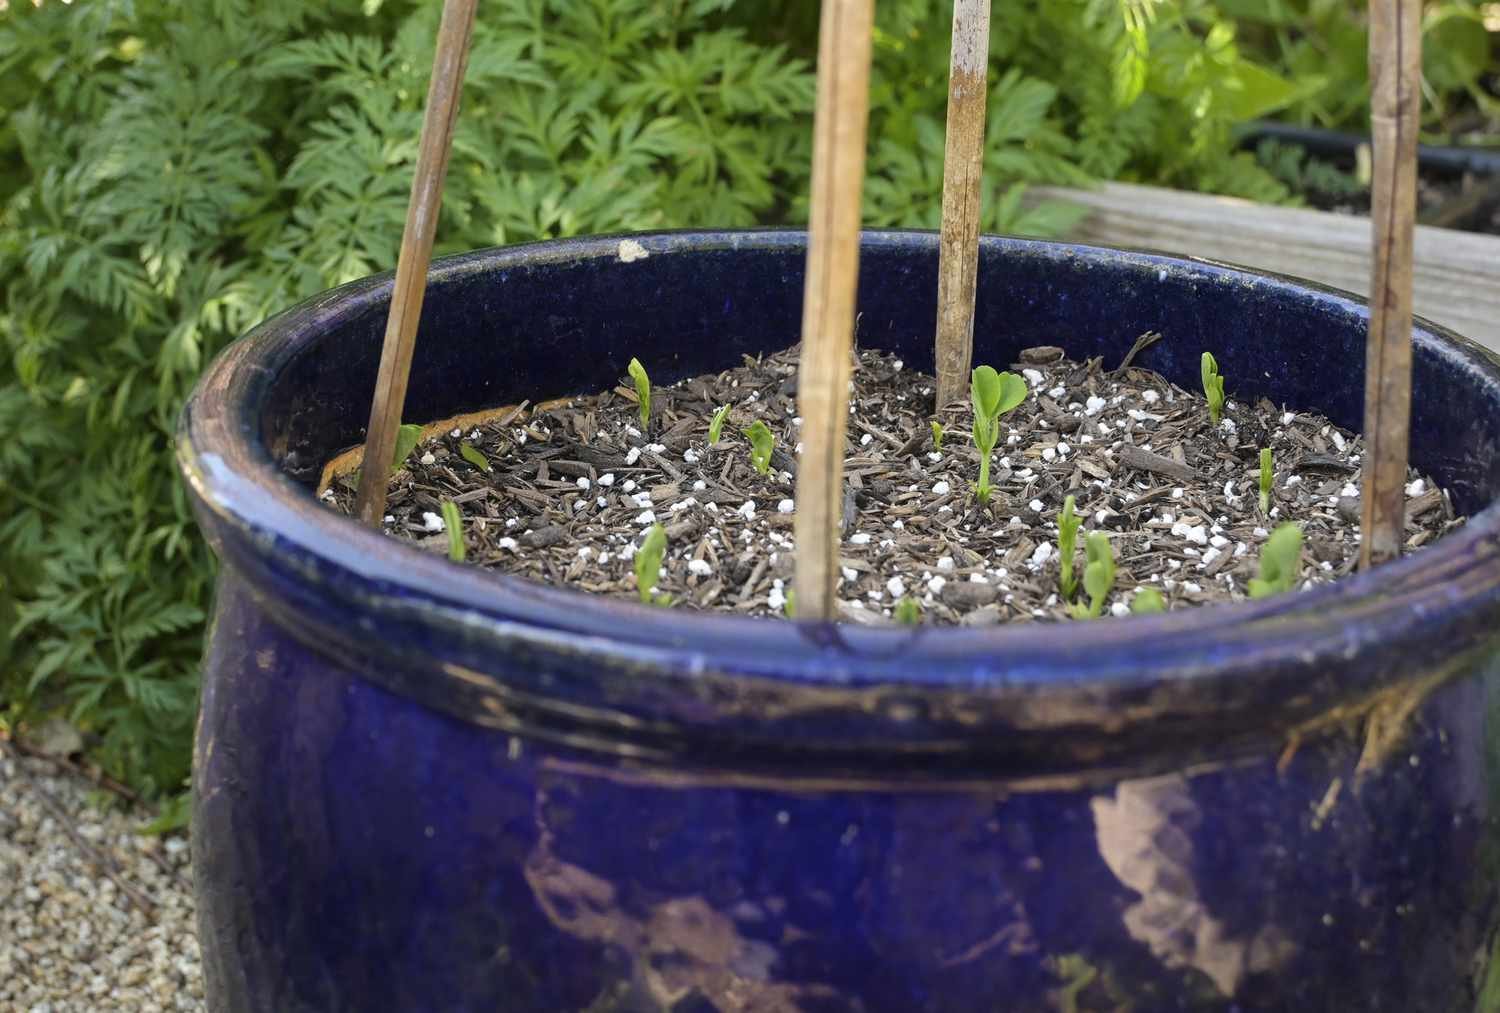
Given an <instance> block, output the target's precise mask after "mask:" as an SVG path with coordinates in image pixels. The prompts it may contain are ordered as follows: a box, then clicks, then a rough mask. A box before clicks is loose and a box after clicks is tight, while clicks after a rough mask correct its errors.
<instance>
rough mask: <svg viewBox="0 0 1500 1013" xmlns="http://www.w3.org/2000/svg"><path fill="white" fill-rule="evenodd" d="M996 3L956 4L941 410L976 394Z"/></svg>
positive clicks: (967, 0)
mask: <svg viewBox="0 0 1500 1013" xmlns="http://www.w3.org/2000/svg"><path fill="white" fill-rule="evenodd" d="M989 52H990V0H954V2H953V55H952V57H951V60H950V65H949V70H948V141H947V149H946V151H945V153H944V156H943V232H942V239H941V244H940V248H939V253H938V306H937V344H936V356H935V358H936V361H937V404H936V408H937V410H938V411H941V410H942V409H944V408H946V407H947V406H948V405H950V404H953V403H954V402H955V401H962V400H963V399H964V398H965V397H967V396H968V391H969V367H970V365H971V362H972V359H973V357H974V288H975V284H976V282H977V279H978V275H979V200H980V186H979V184H980V181H981V179H982V178H983V175H984V102H985V93H986V92H987V91H988V88H989V82H988V71H989Z"/></svg>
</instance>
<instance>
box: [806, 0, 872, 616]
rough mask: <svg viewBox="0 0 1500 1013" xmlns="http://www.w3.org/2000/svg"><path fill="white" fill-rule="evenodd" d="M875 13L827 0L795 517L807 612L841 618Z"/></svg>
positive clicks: (844, 0) (859, 4)
mask: <svg viewBox="0 0 1500 1013" xmlns="http://www.w3.org/2000/svg"><path fill="white" fill-rule="evenodd" d="M874 16H875V11H874V0H823V14H822V21H821V25H820V27H819V30H818V101H817V113H816V117H815V119H814V124H813V175H812V209H811V214H810V216H809V220H808V238H807V281H806V284H805V287H804V289H803V304H802V357H801V361H800V363H799V365H798V380H797V401H798V408H799V410H800V411H801V413H802V457H801V459H800V461H799V463H798V466H797V514H796V518H795V525H794V530H795V533H796V536H797V617H798V618H799V619H832V618H834V612H835V602H836V601H837V587H838V572H839V566H838V550H839V515H840V512H841V510H842V505H843V488H844V434H845V432H846V430H847V429H848V425H849V377H850V372H851V364H850V353H851V345H852V341H853V332H854V297H855V289H856V286H857V283H858V280H859V225H860V218H859V205H860V191H861V189H862V187H863V184H864V174H865V133H866V128H867V126H868V123H867V121H868V118H869V111H870V46H871V34H872V31H873V22H874Z"/></svg>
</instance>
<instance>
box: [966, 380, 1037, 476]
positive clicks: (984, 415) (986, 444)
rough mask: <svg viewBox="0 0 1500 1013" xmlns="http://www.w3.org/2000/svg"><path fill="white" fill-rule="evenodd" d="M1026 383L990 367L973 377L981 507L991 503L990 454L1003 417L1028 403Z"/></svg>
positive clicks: (972, 387)
mask: <svg viewBox="0 0 1500 1013" xmlns="http://www.w3.org/2000/svg"><path fill="white" fill-rule="evenodd" d="M1026 393H1027V391H1026V381H1025V380H1022V379H1021V378H1020V377H1019V376H1016V375H1015V374H1014V373H997V372H995V370H994V369H993V368H992V367H990V366H980V367H979V368H978V369H976V370H974V372H973V374H972V375H971V377H970V395H971V397H972V399H973V402H974V446H976V447H978V448H979V481H978V482H977V483H975V485H974V495H975V496H976V497H977V498H978V500H979V502H981V503H988V502H989V501H990V452H991V451H993V450H994V449H995V444H996V442H998V441H999V439H1000V416H1002V415H1004V414H1005V413H1006V412H1008V411H1010V410H1011V409H1013V408H1015V407H1016V406H1017V405H1018V404H1020V403H1021V402H1022V401H1025V400H1026Z"/></svg>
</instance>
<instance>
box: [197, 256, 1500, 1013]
mask: <svg viewBox="0 0 1500 1013" xmlns="http://www.w3.org/2000/svg"><path fill="white" fill-rule="evenodd" d="M805 252H806V250H805V236H804V234H802V233H800V232H727V233H726V232H716V233H666V234H658V235H637V236H632V237H628V238H623V239H621V238H612V239H585V240H575V241H564V242H555V243H544V244H537V245H532V246H524V247H517V248H511V249H505V250H492V251H484V252H479V253H474V254H469V255H465V256H461V257H455V258H450V259H447V260H444V261H440V262H439V263H437V264H436V265H435V266H434V268H433V272H432V276H431V278H432V280H431V286H430V289H429V293H428V296H427V299H426V302H425V305H424V310H423V319H422V329H421V340H420V341H419V345H418V350H417V354H416V361H415V365H414V370H413V375H412V382H411V388H410V394H409V397H408V404H407V411H406V417H407V418H408V419H410V420H413V421H421V420H428V419H439V418H444V417H448V416H451V415H455V414H458V413H460V412H465V411H472V410H476V409H479V408H483V407H486V406H490V405H496V404H503V403H509V402H515V401H519V400H521V399H523V398H529V399H531V400H533V401H537V400H541V399H544V398H549V397H555V396H560V395H565V394H568V393H572V392H576V391H587V390H597V389H601V388H603V387H605V386H607V385H609V384H612V383H614V382H616V380H617V378H618V377H619V376H620V375H622V374H623V372H624V369H625V364H626V362H628V360H629V358H630V357H631V356H633V355H634V356H639V357H640V358H641V359H642V361H644V362H647V363H649V364H650V369H651V372H652V375H653V377H656V378H657V380H658V382H668V383H669V382H672V381H674V380H677V379H679V378H682V377H686V376H691V375H694V374H697V373H700V372H704V371H708V370H717V369H721V368H725V367H727V366H729V365H733V364H735V363H737V362H738V360H739V357H740V356H741V355H742V354H755V353H759V352H765V351H771V350H775V349H779V348H782V347H785V346H786V345H787V344H788V343H789V342H790V341H792V340H793V339H794V336H795V334H796V332H797V322H798V320H799V313H800V304H801V295H802V268H803V259H804V257H805ZM936 271H937V238H936V236H934V235H930V234H920V233H869V234H867V235H866V237H865V240H864V247H863V261H862V265H861V284H860V322H859V341H860V342H861V344H862V345H864V346H867V347H873V348H879V349H884V350H890V351H895V352H898V353H899V354H900V355H901V356H903V357H904V358H905V359H906V361H907V362H909V363H911V364H912V365H913V366H915V367H917V368H922V369H930V368H931V365H932V363H931V344H930V328H931V321H932V320H933V318H934V313H935V307H934V305H933V299H934V293H935V291H936ZM389 294H390V279H389V277H381V278H374V279H369V280H366V281H362V282H357V283H354V284H352V285H349V286H346V287H344V288H342V289H339V290H336V291H333V292H329V293H326V294H324V295H321V296H318V297H316V298H314V299H312V300H310V301H309V302H307V303H304V304H303V305H301V306H299V307H297V308H295V309H293V310H290V311H288V312H286V313H284V314H282V315H281V316H279V317H277V318H275V319H274V320H271V321H269V322H267V323H266V324H264V325H262V326H261V327H260V328H258V329H257V330H256V331H255V332H253V333H252V334H250V335H248V336H247V337H245V338H244V339H242V340H241V341H239V342H237V343H236V344H235V345H233V346H232V347H231V348H229V349H228V350H226V351H225V352H224V353H223V354H222V355H221V356H220V357H219V358H218V360H217V361H216V362H215V363H214V365H213V366H212V367H211V368H210V370H209V372H208V373H207V374H206V375H205V377H204V378H203V380H202V381H201V383H200V384H199V386H198V390H197V392H196V393H195V395H194V397H193V399H192V400H191V402H190V403H189V405H188V406H187V409H186V410H185V412H184V414H183V419H182V424H181V430H180V435H179V458H180V461H181V467H182V471H183V474H184V477H185V479H186V481H187V483H188V485H189V487H190V489H191V492H192V496H193V499H194V502H195V505H196V508H197V511H198V516H199V519H200V521H201V524H202V526H203V529H204V531H205V533H206V535H207V537H208V538H209V540H210V541H211V543H212V544H213V546H214V549H215V551H216V552H217V553H218V555H219V558H220V559H221V561H222V564H223V566H222V570H221V573H220V577H219V595H218V606H217V613H216V617H215V620H214V625H213V629H212V632H211V635H210V638H209V645H208V653H207V658H206V663H205V672H204V687H203V704H202V717H201V722H200V728H199V735H198V742H197V757H196V759H197V766H196V780H195V788H196V801H195V810H194V820H195V823H194V854H195V861H196V866H195V868H196V875H197V886H198V893H199V904H200V920H201V926H202V943H203V949H204V956H205V962H206V967H207V972H208V989H209V994H210V997H211V1005H212V1007H213V1008H214V1009H216V1010H231V1011H241V1010H255V1011H278V1013H280V1011H297V1010H320V1011H325V1010H375V1009H382V1010H383V1009H392V1010H398V1009H399V1010H494V1009H506V1010H518V1011H519V1010H536V1011H573V1010H578V1011H583V1010H589V1011H596V1013H597V1011H605V1010H619V1011H643V1013H644V1011H662V1010H673V1011H682V1013H687V1011H698V1013H701V1011H711V1010H720V1011H736V1013H750V1011H758V1013H763V1011H807V1013H811V1011H843V1010H850V1011H869V1013H884V1011H891V1013H912V1011H934V1013H967V1011H986V1013H988V1011H995V1010H1007V1011H1030V1010H1117V1009H1133V1010H1137V1011H1142V1013H1146V1011H1157V1010H1230V1009H1236V1010H1361V1011H1363V1010H1399V1011H1403V1013H1411V1011H1426V1010H1432V1011H1443V1013H1450V1011H1454V1010H1469V1009H1483V1008H1486V1004H1487V1003H1488V1001H1489V1000H1481V999H1480V998H1479V996H1480V992H1481V989H1483V988H1484V987H1485V982H1486V977H1485V976H1486V974H1487V966H1488V962H1489V954H1490V950H1491V948H1492V946H1493V943H1494V939H1493V934H1494V929H1495V924H1496V915H1495V910H1496V901H1497V899H1500V898H1497V886H1496V876H1495V868H1494V867H1495V863H1496V858H1497V851H1496V845H1497V843H1500V839H1497V833H1496V828H1495V824H1494V813H1493V801H1492V797H1493V796H1494V793H1495V786H1496V783H1497V781H1496V778H1497V776H1500V770H1497V762H1500V746H1492V745H1491V741H1492V740H1493V739H1494V734H1493V731H1494V729H1492V728H1491V724H1492V722H1493V721H1494V716H1493V713H1492V711H1493V703H1492V701H1493V700H1494V698H1495V694H1496V689H1497V686H1500V682H1497V679H1500V673H1497V665H1496V662H1495V653H1494V650H1495V646H1496V637H1497V631H1500V626H1497V624H1500V539H1497V534H1500V513H1497V511H1496V510H1494V509H1491V508H1489V506H1488V505H1489V503H1490V502H1491V501H1492V500H1493V499H1494V498H1495V496H1496V493H1497V491H1500V458H1497V453H1496V448H1497V445H1500V370H1497V368H1496V366H1495V364H1494V363H1493V362H1492V360H1491V359H1490V358H1488V357H1487V356H1486V355H1485V354H1484V353H1482V352H1480V351H1479V350H1477V349H1476V348H1475V346H1473V345H1471V344H1469V343H1467V342H1465V341H1464V340H1463V339H1461V338H1458V337H1456V336H1454V335H1452V334H1449V333H1446V332H1444V331H1442V330H1440V329H1439V328H1436V327H1433V326H1431V325H1426V324H1423V325H1421V326H1422V329H1421V330H1420V331H1419V333H1418V336H1417V350H1416V363H1415V376H1416V380H1415V386H1416V393H1415V403H1414V419H1413V434H1412V450H1413V458H1414V460H1415V461H1416V462H1417V463H1418V464H1419V465H1420V466H1421V467H1422V468H1423V469H1424V470H1425V471H1428V472H1430V473H1432V474H1433V475H1434V476H1435V477H1436V478H1437V479H1438V480H1439V481H1441V482H1442V483H1443V484H1444V485H1446V486H1447V487H1448V488H1449V489H1451V490H1452V492H1453V495H1454V500H1455V504H1456V506H1457V507H1458V508H1459V509H1460V510H1462V511H1466V512H1471V513H1474V514H1476V516H1475V517H1474V518H1473V519H1472V520H1471V521H1470V522H1469V523H1468V524H1467V525H1466V526H1465V527H1463V528H1462V529H1460V530H1459V531H1458V532H1456V533H1455V534H1453V535H1450V536H1449V537H1447V538H1446V539H1444V540H1442V541H1441V542H1439V543H1437V544H1435V545H1434V546H1432V547H1430V548H1426V549H1424V550H1423V551H1422V552H1420V553H1418V554H1415V555H1413V556H1411V557H1409V558H1407V559H1405V560H1402V561H1400V562H1398V563H1395V564H1393V565H1390V566H1387V567H1383V568H1381V569H1380V570H1379V571H1378V572H1376V573H1374V574H1369V575H1363V576H1357V577H1354V578H1351V579H1349V580H1346V581H1343V582H1340V583H1338V584H1336V585H1332V586H1328V587H1325V588H1320V589H1318V590H1315V591H1312V592H1308V593H1303V594H1298V595H1289V596H1283V597H1280V598H1275V599H1269V600H1265V601H1261V602H1255V603H1246V604H1241V605H1232V606H1221V607H1213V608H1203V609H1196V610H1180V611H1177V612H1174V613H1173V614H1171V615H1168V616H1165V617H1160V618H1130V619H1124V620H1101V621H1093V622H1087V623H1073V624H1066V625H1045V626H1044V625H1027V626H1016V627H1000V628H992V629H988V630H954V629H941V630H939V629H931V628H918V629H917V630H915V631H912V630H906V629H900V630H872V629H864V628H851V627H844V626H838V627H834V626H826V625H818V624H793V623H787V622H778V621H766V620H755V619H745V618H738V617H723V616H705V615H695V614H690V613H686V612H678V611H673V610H668V609H648V608H644V607H641V606H638V605H635V604H633V603H630V602H624V601H616V600H603V599H597V598H590V597H587V596H583V595H580V594H576V593H572V592H566V591H561V590H556V589H552V588H546V587H541V586H536V585H532V584H528V583H526V582H523V581H520V580H517V579H515V578H510V577H505V576H500V575H496V574H491V573H486V572H482V571H479V570H477V569H472V568H466V567H462V566H459V565H455V564H451V563H449V562H447V561H446V560H445V559H443V558H440V557H438V556H436V555H432V554H427V553H424V552H422V551H420V550H418V549H416V548H414V547H412V546H410V545H407V544H403V543H401V542H398V541H396V540H393V539H388V538H385V537H383V536H381V535H378V534H376V533H374V532H371V531H367V530H364V529H362V528H360V527H358V526H357V525H356V524H354V523H353V522H352V521H350V520H347V519H345V518H343V517H340V516H336V515H335V514H333V513H332V512H330V511H328V510H326V509H324V508H322V507H321V506H319V505H318V504H317V503H316V502H315V500H314V498H313V494H312V491H311V484H312V482H313V481H315V479H316V477H317V472H318V468H319V467H320V466H321V464H322V462H323V461H324V460H325V459H326V458H328V457H329V456H331V455H332V454H333V453H334V452H336V451H338V450H340V449H342V448H344V447H346V446H348V445H350V444H353V443H356V442H358V440H359V439H360V438H361V435H362V434H361V431H360V425H361V422H362V420H363V419H365V418H366V417H367V415H368V399H369V396H370V391H371V390H372V388H373V384H374V376H375V370H376V365H377V356H378V354H379V347H380V336H381V332H382V329H383V327H384V320H385V308H386V305H387V301H388V298H389ZM1366 319H1367V316H1366V311H1365V309H1364V307H1363V306H1362V305H1361V304H1359V303H1358V302H1356V301H1354V300H1353V299H1351V298H1349V297H1347V296H1344V295H1341V294H1339V293H1336V292H1331V291H1328V290H1326V289H1321V288H1317V287H1314V286H1311V285H1307V284H1304V283H1299V282H1293V281H1290V280H1288V279H1283V278H1278V277H1274V276H1268V275H1265V274H1259V273H1255V272H1250V271H1245V270H1240V269H1236V268H1231V267H1226V266H1223V265H1218V264H1211V263H1207V262H1201V261H1192V260H1186V259H1180V258H1169V257H1162V256H1154V255H1149V254H1142V253H1128V252H1121V251H1115V250H1108V249H1100V248H1091V247H1080V246H1070V245H1063V244H1048V243H1039V242H1025V241H1017V240H1002V239H986V240H985V241H984V243H983V246H982V249H981V273H980V283H979V297H978V305H977V313H976V326H975V347H976V360H977V361H989V362H993V363H996V364H1000V365H1003V364H1005V363H1008V362H1010V361H1012V359H1013V357H1014V354H1015V353H1016V352H1017V351H1018V350H1019V349H1021V348H1023V347H1026V346H1029V345H1035V344H1045V343H1055V344H1063V345H1065V346H1066V347H1067V349H1068V351H1069V353H1070V354H1072V355H1074V356H1077V357H1084V356H1091V355H1103V356H1105V359H1106V362H1110V361H1117V360H1118V359H1119V357H1120V356H1122V355H1123V354H1124V352H1125V351H1126V349H1128V348H1129V347H1130V345H1131V343H1132V342H1133V340H1134V338H1135V336H1136V335H1137V334H1139V333H1141V332H1143V331H1145V330H1148V329H1156V330H1161V331H1164V332H1165V334H1166V340H1164V341H1162V342H1159V343H1158V344H1156V345H1155V346H1153V347H1152V348H1151V349H1149V350H1148V351H1147V352H1146V353H1145V355H1144V356H1143V362H1144V364H1145V365H1148V366H1150V367H1152V368H1155V369H1158V370H1160V371H1162V372H1163V373H1165V374H1166V375H1167V376H1169V377H1171V378H1172V379H1174V380H1176V381H1177V382H1179V383H1182V384H1184V385H1191V384H1192V383H1193V382H1195V378H1196V374H1197V364H1198V358H1199V355H1200V353H1201V352H1202V351H1204V350H1212V351H1213V353H1214V354H1215V356H1216V357H1217V358H1218V360H1219V362H1220V363H1221V368H1222V369H1223V371H1224V372H1225V374H1226V375H1227V376H1228V377H1229V379H1230V385H1231V388H1232V391H1233V394H1234V396H1236V397H1238V398H1242V399H1249V398H1254V397H1260V396H1262V395H1264V396H1268V397H1270V398H1272V399H1273V400H1275V401H1277V402H1282V403H1287V404H1290V405H1295V406H1300V407H1304V408H1309V409H1318V410H1320V411H1323V412H1325V413H1326V414H1327V415H1328V416H1329V417H1331V418H1332V419H1333V420H1334V421H1336V422H1338V423H1339V424H1341V425H1345V426H1356V425H1357V424H1358V422H1359V417H1360V398H1361V396H1362V391H1363V384H1362V383H1361V382H1360V376H1361V370H1362V362H1363V349H1364V328H1365V325H1366ZM1489 988H1490V989H1492V990H1495V993H1494V994H1500V981H1492V982H1489Z"/></svg>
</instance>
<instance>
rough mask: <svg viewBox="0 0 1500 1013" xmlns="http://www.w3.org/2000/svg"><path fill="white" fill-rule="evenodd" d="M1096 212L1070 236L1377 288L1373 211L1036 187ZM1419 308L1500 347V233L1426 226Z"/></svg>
mask: <svg viewBox="0 0 1500 1013" xmlns="http://www.w3.org/2000/svg"><path fill="white" fill-rule="evenodd" d="M1030 197H1031V199H1032V200H1042V199H1052V200H1066V201H1071V202H1073V203H1075V204H1082V205H1083V206H1085V207H1087V208H1089V210H1090V214H1089V216H1088V217H1087V218H1086V219H1084V221H1083V223H1082V224H1081V225H1080V226H1079V227H1078V228H1077V229H1075V230H1074V231H1073V233H1072V234H1071V235H1070V236H1068V238H1069V239H1072V240H1075V241H1077V242H1083V243H1100V244H1103V245H1107V246H1132V247H1139V248H1143V249H1148V250H1159V251H1161V252H1162V253H1174V254H1182V255H1188V256H1194V257H1203V258H1206V259H1209V260H1223V261H1228V262H1230V263H1234V264H1243V265H1244V266H1246V267H1255V268H1260V269H1261V270H1266V271H1279V272H1281V273H1282V274H1289V275H1293V276H1295V277H1299V278H1306V279H1308V280H1310V281H1316V282H1321V283H1323V284H1324V285H1331V286H1333V287H1335V288H1341V289H1346V290H1348V291H1350V292H1355V293H1358V294H1359V295H1362V296H1365V297H1368V296H1369V294H1370V220H1369V219H1368V218H1364V217H1357V216H1353V215H1341V214H1335V213H1333V212H1331V211H1315V210H1310V209H1304V208H1284V207H1275V206H1268V205H1265V204H1256V203H1254V202H1252V201H1247V200H1241V199H1239V198H1235V197H1217V196H1213V195H1211V194H1201V193H1188V192H1184V191H1180V190H1167V189H1163V188H1160V187H1151V186H1138V185H1135V184H1131V183H1106V184H1104V185H1103V186H1101V187H1099V188H1098V189H1096V190H1074V189H1068V188H1062V187H1034V188H1032V190H1031V192H1030ZM1415 280H1416V312H1417V314H1418V315H1420V316H1424V317H1427V318H1428V319H1429V320H1433V321H1435V322H1436V323H1439V324H1442V325H1443V326H1445V327H1451V328H1452V329H1453V330H1455V331H1457V332H1458V333H1460V334H1462V335H1464V336H1465V337H1467V338H1472V339H1474V340H1475V341H1477V342H1479V343H1480V344H1482V345H1484V346H1485V347H1486V348H1489V349H1491V350H1494V351H1500V236H1485V235H1479V234H1477V233H1473V232H1459V231H1457V230H1454V229H1440V228H1434V227H1432V226H1427V225H1419V226H1417V232H1416V271H1415Z"/></svg>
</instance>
